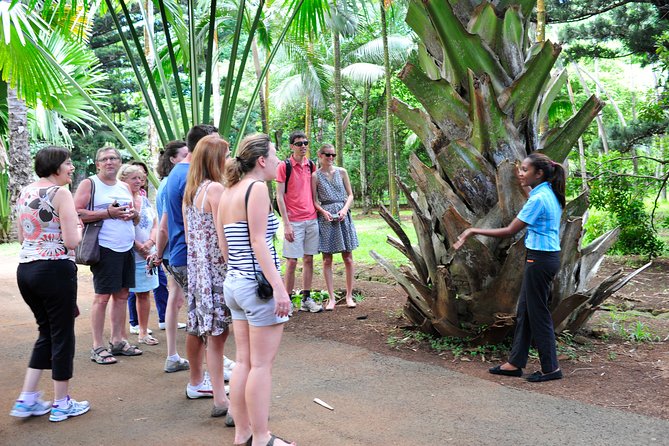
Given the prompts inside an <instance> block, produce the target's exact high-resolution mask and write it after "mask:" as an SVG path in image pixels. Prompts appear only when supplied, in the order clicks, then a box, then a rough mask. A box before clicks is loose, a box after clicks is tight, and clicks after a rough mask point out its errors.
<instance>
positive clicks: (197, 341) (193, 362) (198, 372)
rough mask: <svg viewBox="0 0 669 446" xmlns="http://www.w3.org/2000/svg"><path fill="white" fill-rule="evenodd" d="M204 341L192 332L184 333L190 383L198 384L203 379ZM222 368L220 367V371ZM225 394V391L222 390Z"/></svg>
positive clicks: (192, 384)
mask: <svg viewBox="0 0 669 446" xmlns="http://www.w3.org/2000/svg"><path fill="white" fill-rule="evenodd" d="M204 353H205V348H204V342H203V341H202V338H200V337H199V336H195V335H192V334H189V335H186V359H188V362H189V363H190V385H191V386H194V387H196V386H199V385H200V384H202V381H203V380H204V367H203V366H202V362H203V361H204ZM221 361H223V354H222V353H221ZM222 370H223V369H221V371H222ZM223 394H225V392H223Z"/></svg>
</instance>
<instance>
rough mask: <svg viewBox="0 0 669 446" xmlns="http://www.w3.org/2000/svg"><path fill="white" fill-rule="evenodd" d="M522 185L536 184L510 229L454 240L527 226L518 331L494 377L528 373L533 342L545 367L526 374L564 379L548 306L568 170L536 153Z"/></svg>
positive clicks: (526, 163) (525, 166)
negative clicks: (509, 351) (525, 369)
mask: <svg viewBox="0 0 669 446" xmlns="http://www.w3.org/2000/svg"><path fill="white" fill-rule="evenodd" d="M518 177H519V179H520V184H521V186H523V187H531V188H532V190H531V192H530V197H529V199H528V200H527V202H526V203H525V205H524V206H523V209H522V210H521V211H520V213H519V214H518V216H517V217H516V218H515V219H514V220H513V221H512V222H511V223H510V224H509V226H507V227H506V228H498V229H483V228H469V229H467V230H466V231H464V232H463V233H462V234H460V236H459V237H458V241H457V242H455V243H454V244H453V248H454V249H456V250H457V249H460V247H461V246H462V245H463V244H464V243H465V241H466V240H467V239H468V238H469V237H471V236H472V235H485V236H488V237H510V236H512V235H514V234H516V233H517V232H519V231H521V230H522V229H523V228H525V227H527V235H526V237H525V248H526V249H527V256H526V260H525V271H524V274H523V284H522V287H521V290H520V297H519V298H518V314H517V316H516V331H515V333H514V336H513V347H512V349H511V355H510V356H509V360H508V362H505V363H504V364H501V365H497V366H495V367H492V368H491V369H489V370H488V371H489V372H490V373H492V374H494V375H504V376H516V377H521V376H523V370H522V369H523V368H524V367H525V366H526V365H527V357H528V354H529V351H530V343H531V342H532V340H534V343H535V346H536V348H537V350H538V351H539V360H540V361H541V371H536V372H534V373H532V374H531V375H529V376H528V377H527V380H528V381H530V382H543V381H550V380H553V379H560V378H562V371H561V370H560V366H559V364H558V360H557V351H556V347H555V331H554V329H553V319H552V318H551V312H550V307H549V300H550V293H551V284H552V282H553V278H554V277H555V275H556V274H557V272H558V270H559V269H560V218H561V216H562V209H564V206H565V179H566V178H565V171H564V168H563V167H562V165H560V164H558V163H556V162H554V161H552V160H551V159H550V158H548V157H547V156H546V155H543V154H538V153H532V154H531V155H529V156H528V157H527V158H525V159H524V160H523V162H522V164H521V165H520V170H519V172H518Z"/></svg>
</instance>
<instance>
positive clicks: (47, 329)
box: [10, 147, 90, 421]
mask: <svg viewBox="0 0 669 446" xmlns="http://www.w3.org/2000/svg"><path fill="white" fill-rule="evenodd" d="M35 173H37V176H39V177H40V179H39V180H37V181H35V182H34V183H32V184H29V185H28V186H26V187H25V188H23V190H22V191H21V195H20V197H19V200H18V202H17V205H16V207H17V209H16V210H17V215H18V237H19V241H20V242H21V252H20V254H19V267H18V269H17V272H16V277H17V282H18V286H19V290H20V291H21V296H22V297H23V300H24V301H25V302H26V304H28V306H29V307H30V309H31V310H32V312H33V314H34V315H35V321H36V322H37V326H38V329H39V336H38V338H37V341H36V342H35V346H34V347H33V351H32V355H31V358H30V362H29V363H28V370H27V371H26V376H25V380H24V383H23V389H22V390H21V395H20V396H19V398H18V399H17V400H16V403H15V404H14V407H13V408H12V410H11V412H10V415H12V416H15V417H19V418H26V417H30V416H38V415H45V414H46V413H48V412H51V415H50V417H49V420H51V421H63V420H66V419H68V418H69V417H74V416H77V415H81V414H84V413H86V412H88V410H89V408H90V406H89V404H88V401H80V402H78V401H75V400H73V399H70V397H69V395H68V385H69V380H70V378H72V367H73V361H74V318H75V317H76V314H77V313H78V312H77V266H76V265H75V263H74V254H73V251H72V250H73V249H74V248H76V246H77V244H78V243H79V240H80V239H81V231H80V230H79V229H78V221H79V218H78V216H77V211H76V210H75V207H74V200H73V199H72V195H71V194H70V191H69V190H67V189H66V188H64V187H62V186H65V185H66V184H71V183H72V174H73V173H74V166H73V165H72V161H71V160H70V152H69V151H67V150H66V149H63V148H61V147H46V148H44V149H42V150H40V151H39V152H38V153H37V155H36V156H35ZM45 369H51V378H52V379H53V387H54V402H53V405H51V402H45V401H43V400H42V399H41V398H40V396H41V394H40V392H38V391H37V386H38V384H39V380H40V377H41V376H42V370H45Z"/></svg>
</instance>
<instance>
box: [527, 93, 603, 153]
mask: <svg viewBox="0 0 669 446" xmlns="http://www.w3.org/2000/svg"><path fill="white" fill-rule="evenodd" d="M604 105H605V104H604V102H602V101H601V100H600V99H599V98H597V96H595V95H592V96H590V98H589V99H588V100H587V102H586V103H585V104H584V105H583V107H581V109H580V110H579V111H578V113H577V114H576V115H575V116H574V117H573V118H571V119H570V120H569V121H567V122H566V123H564V124H563V125H562V126H560V127H559V128H557V129H554V131H552V132H549V133H548V134H547V135H546V138H545V139H544V141H543V142H542V147H541V148H540V149H539V150H541V151H542V152H543V153H544V154H546V155H547V156H548V157H549V158H550V159H552V160H555V161H558V162H563V161H564V160H565V159H566V158H567V155H569V152H570V151H571V148H572V147H574V144H576V142H577V141H578V138H579V137H580V136H581V135H582V134H583V132H585V130H586V129H587V128H588V126H589V125H590V123H591V122H592V120H593V119H595V117H596V116H597V114H598V113H599V112H600V111H601V110H602V108H604Z"/></svg>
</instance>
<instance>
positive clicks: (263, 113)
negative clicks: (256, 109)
mask: <svg viewBox="0 0 669 446" xmlns="http://www.w3.org/2000/svg"><path fill="white" fill-rule="evenodd" d="M251 52H252V54H253V67H254V68H255V70H256V77H257V78H258V80H260V76H261V75H262V67H261V66H260V54H259V52H258V44H257V43H256V38H255V37H254V38H253V42H252V43H251ZM258 93H259V94H258V100H259V101H260V121H261V122H262V131H263V133H266V134H269V121H268V120H267V107H266V105H265V89H264V88H261V89H260V91H259V92H258Z"/></svg>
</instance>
